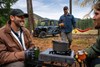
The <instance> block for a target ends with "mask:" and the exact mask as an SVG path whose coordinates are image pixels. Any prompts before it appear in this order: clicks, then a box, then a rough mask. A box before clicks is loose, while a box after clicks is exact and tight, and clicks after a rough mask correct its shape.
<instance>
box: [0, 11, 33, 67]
mask: <svg viewBox="0 0 100 67" xmlns="http://www.w3.org/2000/svg"><path fill="white" fill-rule="evenodd" d="M27 17H28V14H25V13H24V12H23V11H22V10H20V9H12V10H11V11H10V17H9V18H10V19H9V21H8V22H7V24H6V25H5V26H3V27H2V28H1V29H0V64H1V65H2V66H3V67H25V62H26V63H27V62H31V61H34V50H33V47H34V44H33V42H32V36H31V34H30V32H29V31H28V30H27V29H26V28H25V26H24V24H25V18H27ZM33 64H34V63H33ZM29 67H30V66H29Z"/></svg>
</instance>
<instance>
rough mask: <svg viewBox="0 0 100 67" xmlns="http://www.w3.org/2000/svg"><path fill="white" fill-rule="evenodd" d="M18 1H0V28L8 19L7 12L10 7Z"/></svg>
mask: <svg viewBox="0 0 100 67" xmlns="http://www.w3.org/2000/svg"><path fill="white" fill-rule="evenodd" d="M17 1H18V0H0V27H1V26H3V25H4V24H5V23H6V21H7V20H8V19H9V11H10V10H11V8H10V7H11V6H12V5H13V4H14V3H16V2H17Z"/></svg>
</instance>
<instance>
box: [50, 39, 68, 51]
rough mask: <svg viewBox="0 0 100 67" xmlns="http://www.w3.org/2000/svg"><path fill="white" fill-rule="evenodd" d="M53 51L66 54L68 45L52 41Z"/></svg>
mask: <svg viewBox="0 0 100 67" xmlns="http://www.w3.org/2000/svg"><path fill="white" fill-rule="evenodd" d="M52 43H53V50H54V51H57V52H66V51H68V45H69V43H67V42H65V41H58V40H53V41H52Z"/></svg>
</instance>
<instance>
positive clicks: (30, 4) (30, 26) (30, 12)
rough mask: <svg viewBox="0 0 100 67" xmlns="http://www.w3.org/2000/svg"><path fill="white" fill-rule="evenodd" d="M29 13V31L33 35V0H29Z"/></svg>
mask: <svg viewBox="0 0 100 67" xmlns="http://www.w3.org/2000/svg"><path fill="white" fill-rule="evenodd" d="M27 12H28V15H29V17H28V22H29V30H30V33H32V30H34V23H35V22H34V15H33V8H32V0H27Z"/></svg>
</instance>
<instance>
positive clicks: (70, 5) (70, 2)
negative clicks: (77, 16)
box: [69, 0, 72, 14]
mask: <svg viewBox="0 0 100 67" xmlns="http://www.w3.org/2000/svg"><path fill="white" fill-rule="evenodd" d="M69 7H70V14H72V0H69Z"/></svg>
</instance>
